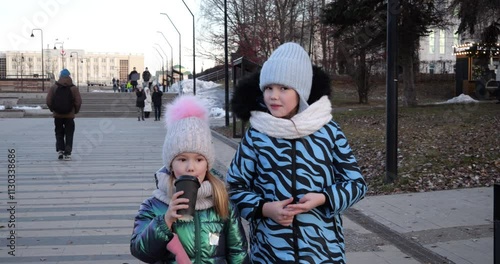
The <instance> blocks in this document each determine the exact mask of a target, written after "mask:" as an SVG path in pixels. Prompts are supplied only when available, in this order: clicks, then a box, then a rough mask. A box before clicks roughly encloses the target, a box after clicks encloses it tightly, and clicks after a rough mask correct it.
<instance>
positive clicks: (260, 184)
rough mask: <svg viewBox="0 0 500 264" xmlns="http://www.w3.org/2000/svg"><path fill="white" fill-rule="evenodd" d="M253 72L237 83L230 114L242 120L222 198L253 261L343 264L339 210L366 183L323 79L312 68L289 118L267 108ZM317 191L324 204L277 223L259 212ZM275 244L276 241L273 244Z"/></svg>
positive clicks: (358, 197)
mask: <svg viewBox="0 0 500 264" xmlns="http://www.w3.org/2000/svg"><path fill="white" fill-rule="evenodd" d="M258 83H259V74H258V73H255V74H253V75H252V76H250V77H249V78H247V79H244V80H241V81H240V82H239V83H238V85H237V86H236V87H235V92H234V95H233V98H232V101H231V102H232V109H233V112H234V114H235V115H236V116H237V117H239V118H241V119H244V120H249V121H250V124H251V127H250V128H249V129H248V130H247V131H246V133H245V135H244V137H243V138H242V140H241V142H240V145H239V148H238V150H237V152H236V154H235V156H234V159H233V161H232V162H231V165H230V167H229V170H228V172H227V182H228V183H229V186H230V199H231V201H232V202H234V203H235V204H236V206H237V207H238V209H239V211H240V213H241V216H242V217H243V218H245V219H246V220H248V221H249V223H250V232H249V237H250V258H251V261H252V262H253V263H344V262H345V248H344V235H343V227H342V219H341V213H342V212H344V211H345V210H346V209H347V208H349V207H351V206H352V205H353V204H355V203H356V202H358V201H359V200H361V199H362V198H363V197H364V195H365V193H366V183H365V181H364V179H363V177H362V175H361V171H360V169H359V167H358V165H357V162H356V159H355V157H354V155H353V154H352V151H351V149H350V147H349V144H348V143H347V139H346V137H345V135H344V134H343V132H342V131H341V129H340V127H339V126H338V125H337V124H336V123H335V122H334V121H333V120H331V103H330V99H329V98H328V96H329V95H330V82H329V78H328V76H327V75H326V74H325V73H324V72H323V71H322V70H320V69H319V68H317V67H313V84H312V90H311V94H310V97H309V100H308V104H309V107H308V108H306V109H305V110H304V111H303V112H301V113H299V114H297V115H295V116H294V117H292V119H291V120H289V119H283V118H276V117H273V116H272V115H270V114H268V113H267V108H266V107H265V104H264V102H263V98H262V92H261V91H260V89H259V86H258ZM311 192H314V193H323V194H324V195H325V197H326V202H325V204H324V205H321V206H318V207H316V208H314V209H312V210H310V211H309V212H306V213H301V214H298V215H296V216H295V218H294V221H293V224H292V225H291V226H288V227H284V226H281V225H280V224H278V223H276V222H275V221H274V220H272V219H271V218H266V217H263V216H262V206H263V204H264V203H265V202H272V201H281V200H285V199H287V198H289V197H293V198H294V199H295V202H297V201H298V200H299V199H300V198H302V197H303V196H304V195H305V194H306V193H311ZM278 241H279V243H278Z"/></svg>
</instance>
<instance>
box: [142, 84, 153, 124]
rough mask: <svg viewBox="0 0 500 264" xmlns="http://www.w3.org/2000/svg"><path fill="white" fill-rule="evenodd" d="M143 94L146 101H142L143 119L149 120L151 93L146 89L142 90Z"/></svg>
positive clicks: (151, 108)
mask: <svg viewBox="0 0 500 264" xmlns="http://www.w3.org/2000/svg"><path fill="white" fill-rule="evenodd" d="M144 94H146V100H144V117H145V118H149V115H150V114H151V111H152V110H153V107H152V100H151V91H150V90H149V88H148V87H145V88H144Z"/></svg>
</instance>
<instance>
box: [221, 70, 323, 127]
mask: <svg viewBox="0 0 500 264" xmlns="http://www.w3.org/2000/svg"><path fill="white" fill-rule="evenodd" d="M259 78H260V70H259V71H257V72H253V73H251V74H250V75H248V76H246V77H244V78H242V79H241V80H239V81H238V83H237V84H236V86H235V87H234V92H233V97H232V98H231V111H232V112H233V114H234V115H235V116H236V117H238V118H239V119H241V120H243V121H248V120H249V119H250V112H251V111H262V112H267V108H266V105H265V103H264V98H263V95H262V91H261V90H260V88H259ZM331 93H332V88H331V83H330V76H328V74H327V73H326V72H325V71H323V70H322V69H321V68H320V67H317V66H313V80H312V87H311V94H310V95H309V99H308V100H307V103H308V104H309V105H311V104H312V103H314V102H316V101H318V100H319V99H320V98H321V97H322V96H324V95H328V98H330V97H331Z"/></svg>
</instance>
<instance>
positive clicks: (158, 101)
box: [151, 90, 163, 106]
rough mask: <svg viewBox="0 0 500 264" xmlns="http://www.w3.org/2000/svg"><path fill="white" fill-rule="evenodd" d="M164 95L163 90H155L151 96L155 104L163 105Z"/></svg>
mask: <svg viewBox="0 0 500 264" xmlns="http://www.w3.org/2000/svg"><path fill="white" fill-rule="evenodd" d="M162 96H163V92H162V91H160V90H158V91H156V92H153V95H152V96H151V98H152V100H153V105H154V106H161V97H162Z"/></svg>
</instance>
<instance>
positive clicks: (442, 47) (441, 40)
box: [439, 30, 446, 54]
mask: <svg viewBox="0 0 500 264" xmlns="http://www.w3.org/2000/svg"><path fill="white" fill-rule="evenodd" d="M445 36H446V33H445V31H444V30H439V54H444V52H445V49H446V46H445V42H446V37H445Z"/></svg>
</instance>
